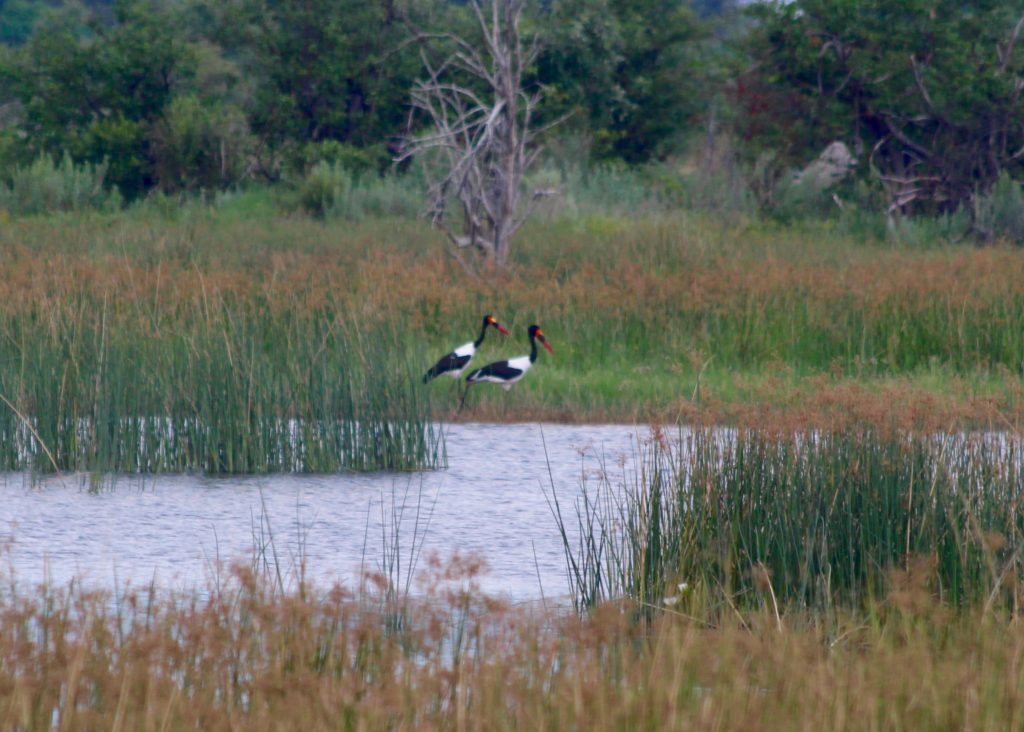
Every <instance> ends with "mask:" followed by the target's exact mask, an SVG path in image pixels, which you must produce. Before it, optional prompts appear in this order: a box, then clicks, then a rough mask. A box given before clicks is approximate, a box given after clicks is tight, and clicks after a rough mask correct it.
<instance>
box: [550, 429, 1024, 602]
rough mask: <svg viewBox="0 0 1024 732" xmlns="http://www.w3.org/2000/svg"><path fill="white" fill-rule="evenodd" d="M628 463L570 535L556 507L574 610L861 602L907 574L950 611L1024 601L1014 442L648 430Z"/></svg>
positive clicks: (595, 495)
mask: <svg viewBox="0 0 1024 732" xmlns="http://www.w3.org/2000/svg"><path fill="white" fill-rule="evenodd" d="M637 457H638V460H637V464H638V467H637V468H636V472H635V473H632V474H628V475H624V476H614V475H609V474H608V473H607V472H606V473H605V477H604V479H603V480H602V481H600V482H599V484H598V485H597V486H595V485H590V486H589V487H588V488H587V490H586V491H585V492H584V496H583V498H582V499H581V500H580V503H579V504H578V505H577V507H576V508H577V512H578V513H577V517H578V528H579V535H580V540H579V543H578V544H575V543H574V542H573V541H571V540H570V539H569V536H570V534H571V533H573V532H570V530H569V529H570V526H569V525H568V524H567V523H566V522H567V521H569V520H571V518H570V516H569V510H568V509H567V508H565V507H559V508H560V511H559V520H560V521H561V522H562V523H561V526H562V532H563V537H564V538H565V542H566V551H567V557H568V559H569V562H570V575H571V577H572V581H573V583H574V591H575V595H574V598H575V601H576V604H577V607H578V608H580V609H583V608H587V607H593V606H594V605H596V604H599V603H600V602H602V601H606V600H610V599H620V598H628V599H630V600H632V601H634V602H636V603H638V605H639V606H641V607H643V608H645V609H646V612H648V613H649V612H653V611H655V610H657V609H663V608H666V607H674V606H675V605H677V604H678V603H679V602H681V601H683V602H684V605H685V601H687V598H694V597H700V598H702V599H700V600H699V602H700V603H701V604H702V605H703V604H704V603H707V602H708V598H711V599H712V604H717V605H718V606H719V608H720V609H721V611H722V612H730V611H731V609H734V608H751V607H768V608H770V609H771V610H772V611H773V612H776V613H778V612H779V611H780V608H781V609H783V610H785V609H786V608H796V609H799V610H805V611H813V612H828V611H831V610H832V609H834V608H836V607H845V608H848V609H857V610H864V609H868V608H870V607H871V605H872V603H874V602H876V601H878V600H879V599H881V598H884V597H885V596H886V593H887V592H889V591H890V589H891V587H892V581H893V576H894V575H893V573H898V572H911V571H913V572H914V573H915V576H917V577H922V576H923V577H924V578H925V579H924V585H923V586H924V587H925V588H926V589H927V592H928V593H929V594H930V595H932V596H934V597H935V598H936V599H937V600H938V601H939V602H941V603H942V604H944V605H948V606H952V607H979V606H984V607H986V608H989V609H991V608H993V607H995V608H999V609H1001V610H1002V609H1008V610H1011V611H1013V612H1016V611H1017V610H1018V609H1019V606H1020V603H1021V600H1022V599H1024V596H1022V594H1021V590H1020V586H1019V581H1020V580H1021V579H1022V578H1024V513H1022V500H1024V496H1022V494H1021V486H1022V485H1024V472H1022V464H1021V460H1022V455H1021V443H1020V441H1019V439H1018V438H1016V437H1011V436H1006V435H999V434H923V433H909V432H905V431H899V430H886V429H882V428H879V427H877V426H876V427H870V426H863V427H861V428H858V429H849V430H842V431H839V430H836V431H827V430H819V431H815V430H810V429H808V430H804V431H797V432H789V433H778V432H773V431H764V430H750V429H740V430H723V429H713V428H695V429H693V430H680V432H679V433H678V435H675V436H671V435H670V434H668V433H666V432H657V431H656V432H655V435H654V437H653V439H652V440H650V441H649V442H646V443H644V445H643V446H642V448H641V452H640V454H639V455H638V456H637ZM695 601H696V600H695Z"/></svg>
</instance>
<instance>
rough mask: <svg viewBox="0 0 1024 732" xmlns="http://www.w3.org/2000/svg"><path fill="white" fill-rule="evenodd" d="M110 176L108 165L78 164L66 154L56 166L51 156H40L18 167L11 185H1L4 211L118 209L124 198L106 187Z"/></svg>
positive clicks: (26, 212)
mask: <svg viewBox="0 0 1024 732" xmlns="http://www.w3.org/2000/svg"><path fill="white" fill-rule="evenodd" d="M106 175H107V163H106V162H103V163H101V164H99V165H90V164H88V163H84V164H82V165H76V164H75V163H74V162H73V161H72V160H71V157H70V156H69V155H67V154H65V155H64V157H63V158H62V159H61V162H60V163H59V164H55V163H54V161H53V160H52V159H51V158H50V157H49V156H48V155H45V154H44V155H40V156H39V157H38V158H36V160H35V162H33V163H32V164H31V165H29V166H27V167H22V166H19V167H17V168H15V170H14V173H13V174H12V175H11V179H10V182H9V184H8V185H2V186H0V208H4V209H6V210H7V211H9V212H10V213H12V214H20V215H32V214H39V213H45V212H49V211H79V210H83V209H90V208H91V209H98V210H109V209H115V208H118V207H120V205H121V196H120V194H119V193H118V191H117V189H113V190H107V189H106V188H105V187H104V181H105V179H106Z"/></svg>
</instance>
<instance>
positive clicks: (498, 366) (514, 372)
mask: <svg viewBox="0 0 1024 732" xmlns="http://www.w3.org/2000/svg"><path fill="white" fill-rule="evenodd" d="M522 373H523V370H522V369H517V368H515V367H514V366H509V363H508V361H495V362H494V363H489V364H487V365H486V366H484V367H483V368H479V369H477V370H476V371H474V372H473V373H471V374H470V375H469V376H467V377H466V381H469V382H474V381H483V380H484V379H485V378H486V377H488V376H491V377H494V378H496V379H501V380H502V381H510V380H511V379H514V378H516V377H517V376H521V375H522Z"/></svg>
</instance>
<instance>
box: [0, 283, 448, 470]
mask: <svg viewBox="0 0 1024 732" xmlns="http://www.w3.org/2000/svg"><path fill="white" fill-rule="evenodd" d="M196 278H197V279H199V280H201V279H202V276H201V275H198V274H197V275H196ZM230 284H231V283H230V282H228V283H224V282H221V283H220V285H219V286H216V287H215V286H214V284H213V283H211V284H209V285H203V284H202V283H201V282H200V283H197V285H196V291H195V292H194V293H193V295H194V296H192V297H188V296H182V295H180V293H179V296H178V297H177V299H173V300H170V301H169V302H168V301H164V302H160V301H159V297H160V295H161V294H164V295H166V292H163V291H162V290H161V289H157V290H155V291H154V292H153V293H151V294H150V296H149V297H148V298H140V297H133V296H131V294H130V293H124V292H118V291H117V290H116V289H113V288H103V287H90V286H84V287H82V286H79V287H72V288H70V289H69V290H67V291H63V292H59V293H52V295H53V296H52V297H51V298H44V299H41V300H40V301H38V302H29V303H21V304H19V305H18V306H16V307H11V308H8V309H7V310H6V311H5V312H3V313H0V339H2V341H3V343H4V348H3V354H2V356H0V397H2V400H3V402H4V403H3V404H2V405H0V469H4V470H16V469H25V468H31V469H34V470H60V471H65V470H88V471H104V472H106V471H113V472H127V473H134V472H161V471H202V472H207V473H269V472H280V471H305V472H333V471H339V470H408V469H417V468H423V467H432V466H434V465H436V464H437V461H438V459H439V457H438V456H439V445H438V442H439V439H440V436H439V435H438V434H437V432H436V429H435V428H434V427H433V423H432V420H431V419H430V414H431V411H430V410H431V406H430V402H429V400H428V399H426V398H425V397H424V395H423V393H422V390H420V389H417V383H416V380H415V377H414V370H415V369H416V368H418V364H416V365H415V366H411V365H410V364H407V363H405V362H404V360H403V357H402V356H401V355H400V354H402V353H403V351H402V350H401V349H399V348H397V347H396V343H397V336H396V334H395V333H394V331H393V330H389V328H388V327H387V326H386V325H382V324H380V323H379V322H377V321H374V320H369V319H367V320H363V319H360V317H359V316H358V314H357V313H353V312H351V311H349V310H347V309H346V307H345V305H344V304H342V303H336V302H331V301H330V300H326V301H324V302H322V303H320V304H319V305H317V306H310V305H309V304H308V303H300V304H299V306H295V307H281V306H280V305H281V303H280V302H279V301H278V300H275V299H274V298H272V297H268V296H265V295H262V294H260V293H259V292H258V291H257V292H255V293H254V292H252V291H247V292H245V293H244V296H239V295H238V294H237V292H233V291H232V289H231V287H230Z"/></svg>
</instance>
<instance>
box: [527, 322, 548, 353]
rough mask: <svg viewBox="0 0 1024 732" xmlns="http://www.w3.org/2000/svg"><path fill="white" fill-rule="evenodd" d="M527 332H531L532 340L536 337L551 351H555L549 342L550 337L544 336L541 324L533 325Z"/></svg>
mask: <svg viewBox="0 0 1024 732" xmlns="http://www.w3.org/2000/svg"><path fill="white" fill-rule="evenodd" d="M527 332H528V333H529V334H530V340H531V341H532V340H533V339H534V338H536V339H537V340H538V341H540V344H541V345H542V346H544V348H546V349H548V352H549V353H554V352H555V349H554V348H552V347H551V344H550V343H548V339H547V338H545V337H544V334H543V333H541V330H540V326H539V325H531V326H530V329H529V330H528V331H527Z"/></svg>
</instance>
